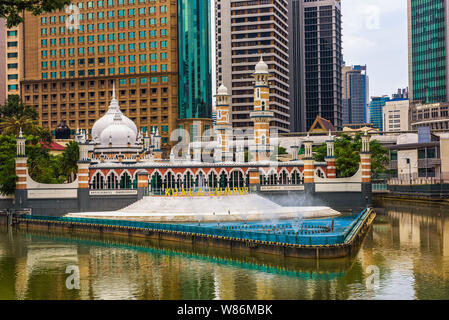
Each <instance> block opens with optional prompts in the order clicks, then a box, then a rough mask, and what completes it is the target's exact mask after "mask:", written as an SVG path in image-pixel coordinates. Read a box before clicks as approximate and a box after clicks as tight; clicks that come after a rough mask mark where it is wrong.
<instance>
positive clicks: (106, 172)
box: [76, 60, 335, 192]
mask: <svg viewBox="0 0 449 320" xmlns="http://www.w3.org/2000/svg"><path fill="white" fill-rule="evenodd" d="M268 77H269V72H268V66H267V64H266V63H265V62H264V61H263V60H261V61H260V62H259V63H258V64H257V65H256V70H255V72H254V79H255V86H254V111H253V112H251V119H252V120H253V121H254V134H253V138H252V139H250V140H251V141H249V142H248V141H246V145H247V148H248V151H249V154H250V159H249V162H245V151H244V147H245V145H244V144H243V143H242V144H240V145H239V144H238V143H236V141H235V140H233V137H232V124H231V122H230V104H229V100H230V99H229V98H230V95H229V94H228V90H227V88H226V87H224V86H223V85H221V86H220V87H219V88H218V90H217V95H216V101H217V104H216V105H217V107H216V109H217V121H216V125H215V126H214V128H213V129H214V131H215V133H216V141H213V142H212V143H209V144H208V147H209V148H210V149H212V150H213V161H210V162H205V161H203V156H204V149H205V143H204V142H201V141H193V142H192V143H189V145H188V146H186V147H187V152H185V155H184V156H183V157H182V158H180V157H179V155H178V154H176V155H175V154H174V152H173V151H172V153H171V154H170V158H169V159H164V158H163V157H162V150H161V137H160V135H159V132H158V130H156V131H153V132H151V133H150V134H148V132H147V133H143V132H142V131H138V129H137V127H136V125H135V124H134V123H133V122H132V121H131V120H130V119H129V118H127V117H126V116H125V115H124V114H123V113H122V112H121V111H120V106H119V104H118V101H117V99H116V97H115V88H114V91H113V97H112V101H111V103H110V105H109V110H108V112H107V113H106V114H105V115H104V116H103V117H102V118H100V119H99V120H98V121H97V122H96V123H95V124H94V126H93V127H92V133H91V136H92V139H91V140H90V141H89V140H88V136H87V134H86V133H85V132H81V133H78V134H77V137H76V140H77V141H78V142H79V143H80V148H81V159H80V160H81V161H82V162H86V163H88V180H87V181H86V182H87V183H88V185H89V188H90V189H94V190H99V189H133V188H137V184H138V175H139V174H143V175H148V179H149V180H148V181H149V187H150V188H149V190H150V191H153V192H158V191H164V190H165V189H175V188H176V189H180V190H181V189H183V188H184V189H186V190H187V189H193V188H199V187H205V188H228V187H229V188H231V189H232V188H243V187H249V185H250V180H251V178H252V179H257V180H258V182H259V183H260V184H261V185H302V184H303V183H304V180H305V178H306V176H305V173H306V172H308V173H309V175H310V174H316V175H318V176H320V177H322V178H326V177H335V167H334V164H333V162H332V159H331V158H329V161H328V162H326V163H315V164H314V165H313V172H312V171H305V166H304V161H299V160H297V159H295V158H294V160H292V161H288V162H278V161H277V159H275V160H276V161H271V160H273V159H271V160H270V154H272V153H273V152H274V146H273V144H272V143H270V121H271V120H272V118H273V112H272V111H270V107H269V100H270V97H269V94H270V92H269V89H270V88H269V85H268ZM211 145H212V147H211ZM307 169H308V170H310V169H311V167H308V168H307ZM251 172H255V173H257V174H253V175H251ZM309 179H310V177H309Z"/></svg>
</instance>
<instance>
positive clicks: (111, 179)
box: [107, 172, 119, 189]
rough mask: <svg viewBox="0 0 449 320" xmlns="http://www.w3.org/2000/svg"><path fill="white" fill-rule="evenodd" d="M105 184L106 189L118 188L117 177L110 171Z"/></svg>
mask: <svg viewBox="0 0 449 320" xmlns="http://www.w3.org/2000/svg"><path fill="white" fill-rule="evenodd" d="M107 186H108V189H118V187H119V183H118V178H117V175H116V174H115V173H114V172H112V173H111V174H110V175H109V176H108V179H107Z"/></svg>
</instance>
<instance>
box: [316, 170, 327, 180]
mask: <svg viewBox="0 0 449 320" xmlns="http://www.w3.org/2000/svg"><path fill="white" fill-rule="evenodd" d="M315 174H316V176H317V177H320V178H323V179H324V178H325V176H324V172H323V170H322V169H321V168H318V169H316V171H315Z"/></svg>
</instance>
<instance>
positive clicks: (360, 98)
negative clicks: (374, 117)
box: [342, 65, 369, 124]
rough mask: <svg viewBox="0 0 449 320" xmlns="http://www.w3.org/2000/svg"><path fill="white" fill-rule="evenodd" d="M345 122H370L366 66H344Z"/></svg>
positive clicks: (343, 97) (343, 98) (343, 96)
mask: <svg viewBox="0 0 449 320" xmlns="http://www.w3.org/2000/svg"><path fill="white" fill-rule="evenodd" d="M342 80H343V81H342V84H343V86H342V91H343V93H342V103H343V124H356V123H367V122H368V105H369V79H368V75H367V74H366V65H365V66H359V65H355V66H344V67H343V68H342Z"/></svg>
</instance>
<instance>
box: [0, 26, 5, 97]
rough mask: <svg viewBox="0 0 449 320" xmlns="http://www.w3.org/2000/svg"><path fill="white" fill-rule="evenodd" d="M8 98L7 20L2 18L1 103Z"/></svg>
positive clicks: (0, 51)
mask: <svg viewBox="0 0 449 320" xmlns="http://www.w3.org/2000/svg"><path fill="white" fill-rule="evenodd" d="M5 100H6V20H4V19H0V105H3V104H4V103H5Z"/></svg>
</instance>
